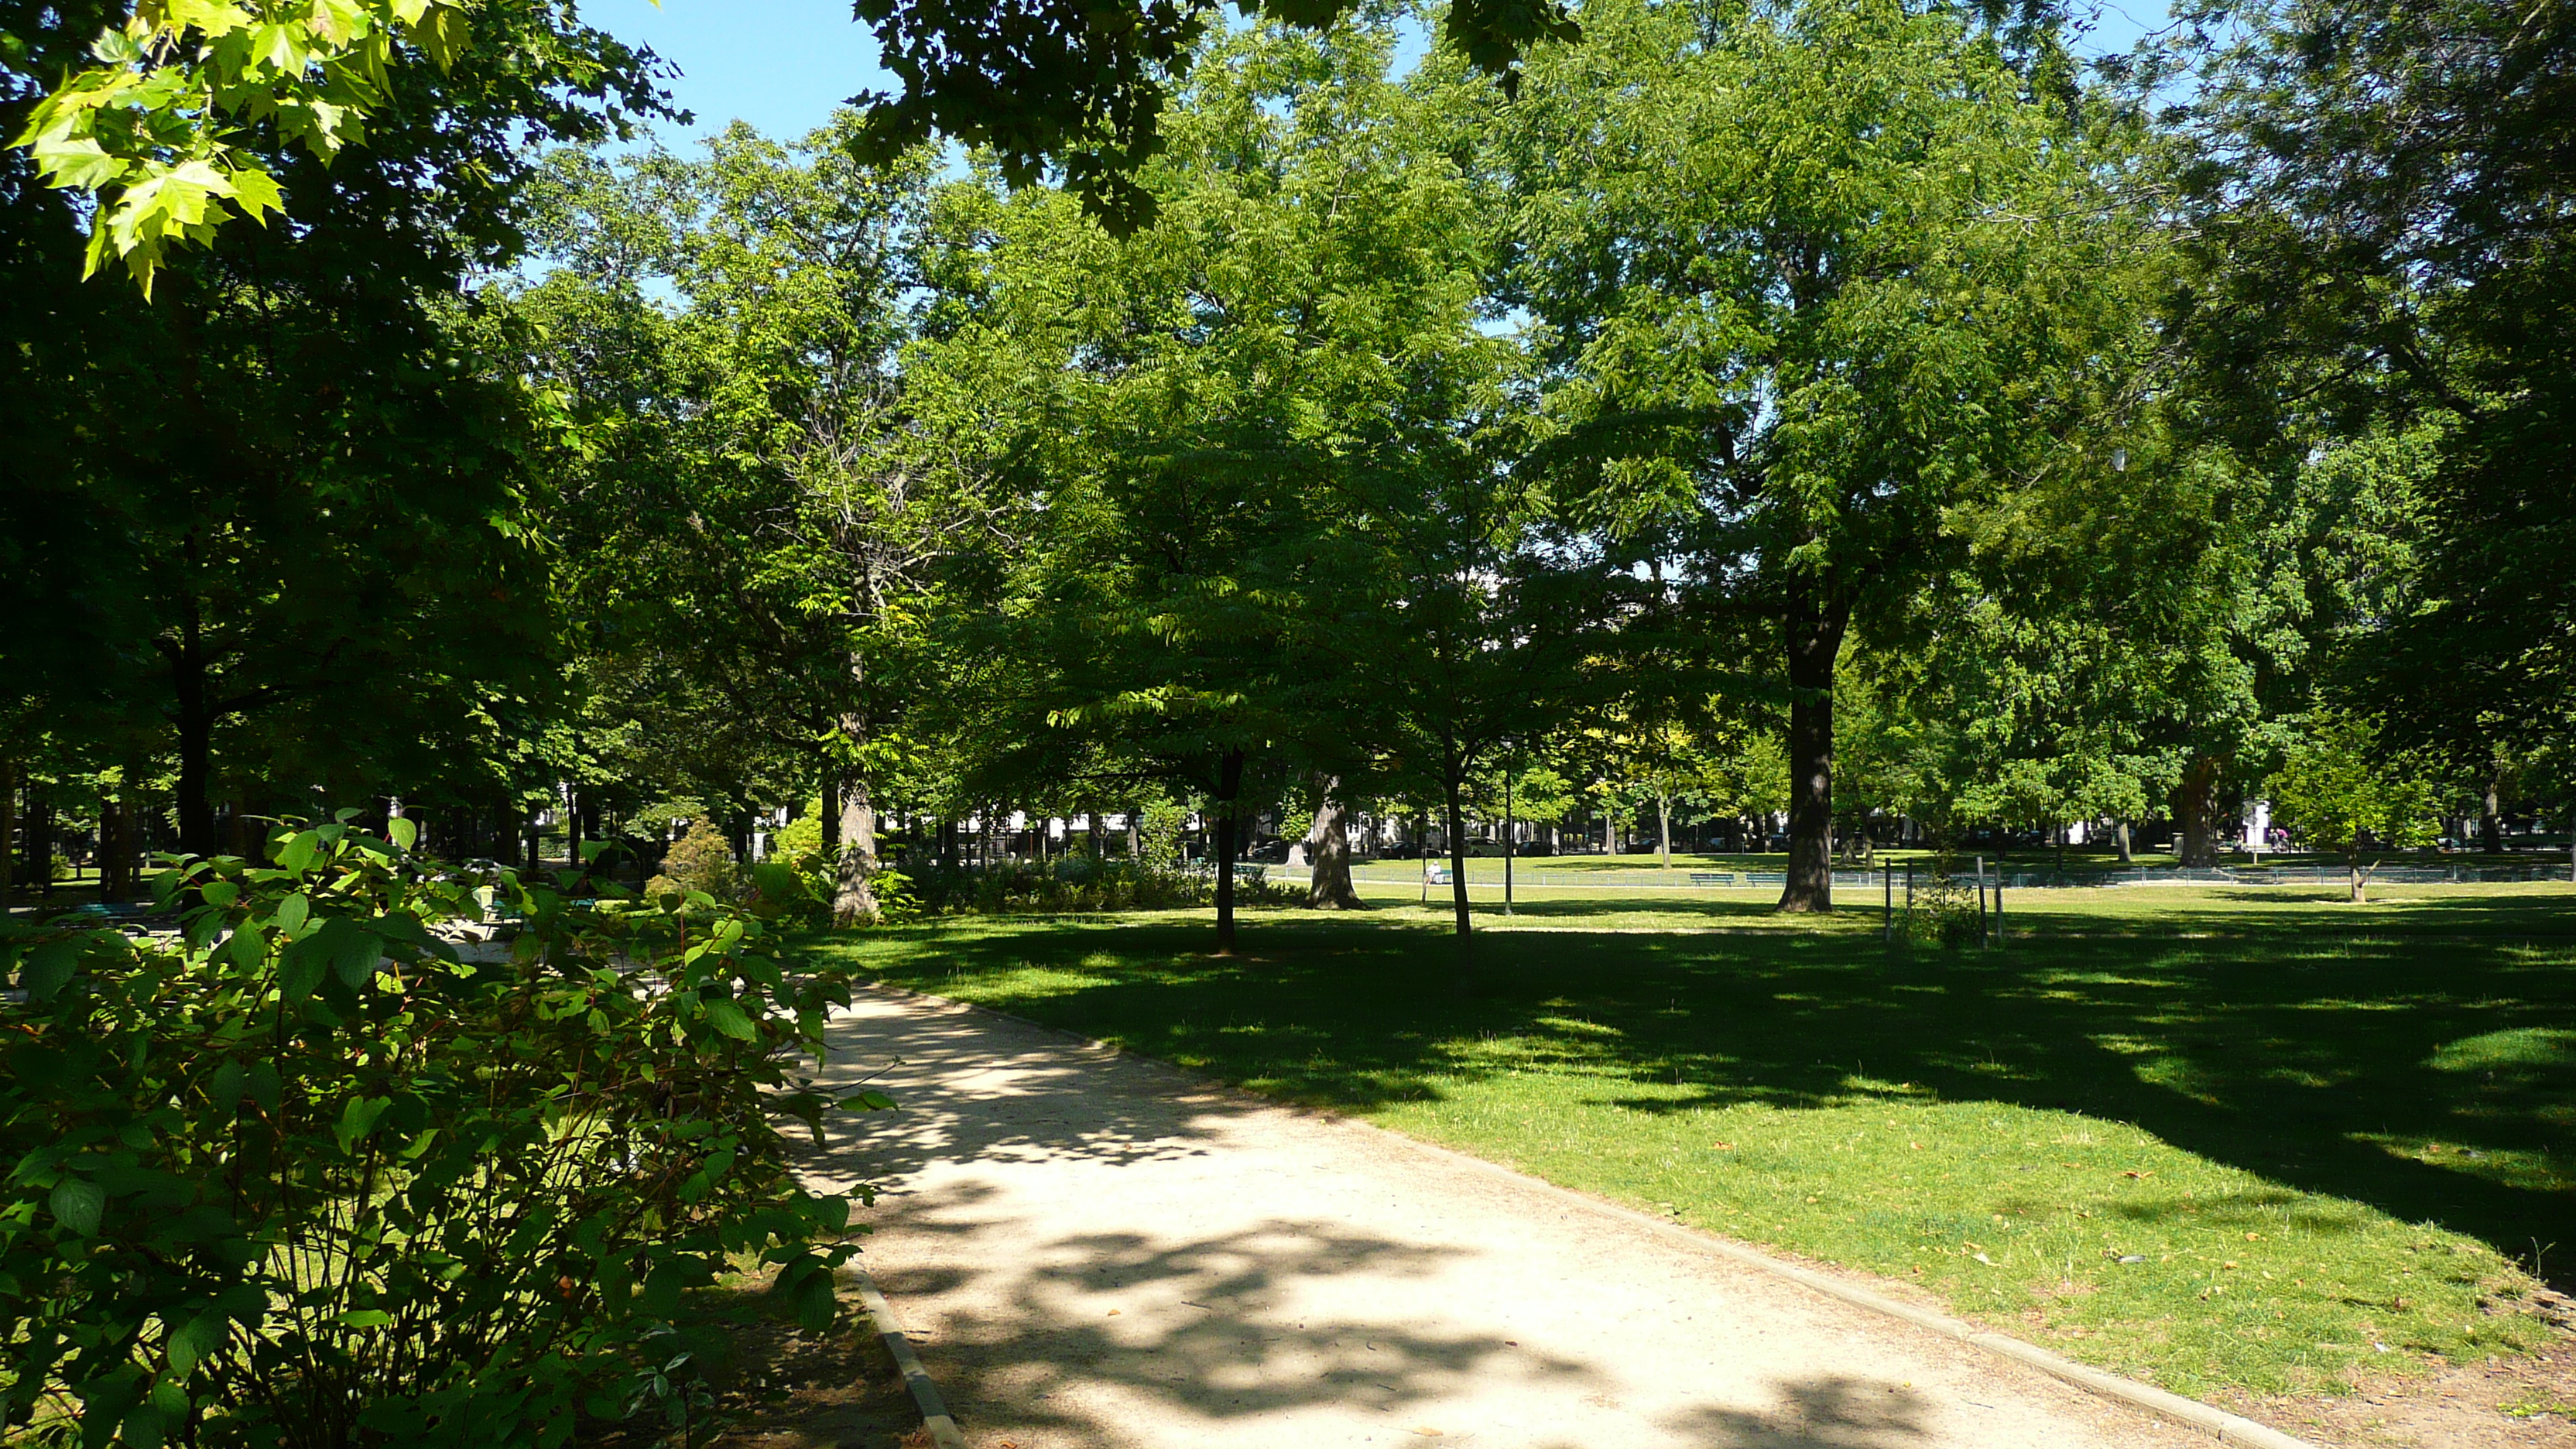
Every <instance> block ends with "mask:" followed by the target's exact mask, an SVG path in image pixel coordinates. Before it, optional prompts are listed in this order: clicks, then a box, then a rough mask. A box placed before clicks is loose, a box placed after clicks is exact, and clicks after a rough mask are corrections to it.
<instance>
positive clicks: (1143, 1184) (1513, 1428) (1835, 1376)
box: [826, 993, 2212, 1449]
mask: <svg viewBox="0 0 2576 1449" xmlns="http://www.w3.org/2000/svg"><path fill="white" fill-rule="evenodd" d="M832 1041H833V1047H834V1050H835V1058H834V1065H833V1069H832V1072H831V1073H830V1076H831V1078H832V1079H835V1080H838V1081H840V1082H844V1083H848V1082H855V1081H856V1080H858V1079H859V1078H860V1077H861V1076H864V1075H866V1074H868V1073H871V1072H875V1071H878V1070H879V1069H881V1068H884V1067H885V1065H886V1063H887V1062H889V1061H890V1060H893V1059H896V1058H900V1059H901V1062H902V1065H900V1066H898V1067H895V1068H893V1069H892V1070H890V1071H886V1072H885V1073H884V1075H882V1076H880V1077H878V1078H877V1079H876V1080H877V1081H879V1082H880V1083H882V1084H883V1085H885V1086H886V1087H887V1088H888V1089H889V1090H890V1091H892V1092H893V1094H894V1095H895V1097H896V1098H897V1100H898V1101H900V1102H901V1103H902V1104H903V1106H902V1109H901V1110H899V1111H896V1112H888V1113H881V1114H875V1115H872V1116H870V1117H867V1118H862V1119H848V1118H845V1119H844V1121H845V1122H847V1123H850V1124H852V1125H850V1126H846V1127H836V1128H835V1129H834V1131H835V1136H834V1140H833V1148H832V1151H831V1153H830V1154H829V1156H828V1158H827V1159H826V1161H827V1162H828V1163H829V1164H831V1165H833V1166H839V1165H841V1164H847V1166H848V1170H850V1171H852V1172H854V1173H857V1174H861V1175H865V1176H870V1177H873V1178H874V1179H875V1180H876V1181H877V1182H879V1183H880V1184H881V1185H882V1187H883V1188H884V1193H883V1196H881V1197H880V1198H879V1200H878V1203H877V1206H876V1207H875V1208H874V1209H873V1210H871V1211H870V1212H869V1213H868V1214H867V1216H868V1217H869V1218H870V1219H871V1220H872V1221H873V1223H874V1225H875V1227H876V1229H877V1231H876V1233H875V1235H874V1236H872V1237H871V1238H870V1239H869V1240H868V1243H867V1251H866V1255H865V1259H864V1261H865V1262H866V1263H867V1264H868V1266H869V1267H870V1269H871V1270H872V1271H873V1272H874V1273H875V1274H876V1276H877V1278H878V1281H879V1282H880V1283H882V1284H883V1285H884V1288H885V1290H886V1293H887V1296H888V1297H889V1298H890V1299H892V1301H893V1303H894V1306H895V1311H896V1313H897V1314H898V1315H900V1316H901V1317H902V1318H903V1320H904V1324H905V1326H906V1328H907V1329H909V1330H910V1331H911V1333H912V1336H913V1338H914V1340H915V1341H916V1342H917V1343H918V1344H919V1345H920V1348H921V1353H922V1358H923V1359H924V1361H925V1362H926V1363H927V1364H928V1365H929V1368H930V1372H931V1374H932V1376H933V1377H934V1378H935V1379H937V1380H938V1382H939V1385H940V1388H941V1391H942V1392H943V1393H944V1394H946V1395H947V1397H948V1400H949V1402H950V1404H951V1405H952V1406H953V1407H954V1408H955V1409H956V1411H957V1416H958V1419H959V1421H960V1423H961V1424H962V1425H963V1426H964V1427H965V1429H966V1431H967V1434H968V1436H969V1438H970V1439H971V1440H972V1441H973V1442H974V1444H975V1445H976V1449H1003V1446H1006V1445H1007V1446H1013V1449H1093V1446H1098V1449H1131V1446H1132V1449H1149V1446H1150V1449H1162V1446H1167V1445H1168V1446H1173V1449H1181V1446H1190V1449H1254V1446H1261V1449H1321V1446H1338V1445H1362V1444H1375V1445H1421V1444H1428V1443H1431V1442H1433V1441H1434V1440H1435V1439H1436V1440H1438V1441H1440V1442H1444V1443H1448V1442H1455V1443H1459V1444H1470V1445H1479V1446H1493V1449H1664V1446H1672V1449H1682V1446H1687V1449H1721V1446H1724V1449H1736V1446H1745V1449H1751V1446H1780V1449H1787V1446H1808V1449H1931V1446H1943V1449H1949V1446H1956V1449H2013V1446H2030V1449H2095V1446H2121V1449H2146V1446H2159V1449H2161V1446H2185V1445H2188V1446H2195V1449H2205V1446H2208V1445H2209V1444H2211V1443H2212V1441H2211V1440H2209V1439H2207V1438H2206V1437H2203V1436H2200V1435H2196V1434H2193V1433H2190V1432H2188V1431H2185V1430H2182V1429H2179V1428H2176V1427H2173V1426H2170V1425H2167V1424H2165V1423H2163V1422H2161V1421H2158V1420H2155V1419H2152V1418H2149V1417H2146V1416H2144V1415H2140V1414H2137V1413H2133V1412H2131V1411H2128V1410H2126V1409H2122V1408H2117V1407H2114V1406H2111V1405H2108V1404H2105V1403H2102V1402H2101V1401H2099V1400H2096V1399H2093V1398H2091V1397H2089V1396H2086V1395H2084V1394H2081V1393H2078V1392H2077V1391H2075V1390H2073V1389H2070V1388H2067V1387H2065V1386H2064V1385H2061V1384H2059V1383H2057V1382H2056V1381H2054V1380H2052V1379H2049V1378H2047V1377H2046V1376H2044V1375H2041V1374H2038V1373H2034V1372H2030V1371H2026V1370H2023V1369H2021V1368H2019V1367H2017V1366H2014V1365H2010V1364H2005V1363H2002V1362H2000V1361H1998V1360H1996V1359H1994V1358H1992V1357H1990V1356H1988V1355H1984V1354H1981V1353H1979V1352H1977V1351H1975V1350H1973V1349H1970V1348H1967V1347H1966V1346H1964V1345H1960V1344H1955V1343H1951V1342H1949V1341H1946V1340H1944V1339H1942V1338H1940V1337H1938V1336H1936V1335H1933V1334H1930V1333H1926V1332H1923V1331H1921V1330H1918V1329H1914V1328H1911V1327H1909V1326H1906V1325H1903V1324H1898V1323H1894V1322H1891V1321H1888V1320H1886V1319H1883V1318H1880V1317H1878V1316H1876V1315H1873V1314H1867V1313H1864V1312H1862V1311H1860V1310H1858V1309H1855V1308H1851V1307H1849V1306H1846V1305H1844V1304H1841V1303H1838V1302H1835V1301H1832V1300H1830V1299H1827V1298H1824V1297H1822V1296H1820V1295H1817V1294H1815V1293H1812V1292H1809V1291H1807V1290H1805V1289H1802V1288H1799V1287H1797V1286H1796V1285H1794V1284H1790V1283H1786V1282H1783V1281H1780V1280H1778V1279H1775V1278H1772V1277H1770V1276H1768V1275H1767V1274H1764V1273H1762V1272H1760V1271H1758V1270H1756V1269H1752V1268H1748V1267H1745V1266H1743V1265H1741V1264H1737V1263H1734V1262H1731V1261H1728V1260H1726V1259H1724V1258H1720V1257H1717V1256H1715V1255H1713V1254H1710V1253H1707V1252H1704V1251H1701V1250H1698V1249H1695V1248H1694V1247H1693V1246H1692V1245H1691V1243H1690V1242H1689V1241H1688V1240H1687V1237H1686V1236H1682V1235H1676V1234H1673V1233H1669V1232H1665V1231H1661V1230H1659V1229H1658V1228H1656V1227H1655V1226H1652V1225H1649V1224H1646V1223H1642V1222H1638V1221H1636V1220H1634V1219H1631V1218H1629V1217H1627V1216H1625V1215H1623V1214H1621V1213H1617V1212H1614V1211H1611V1210H1608V1209H1606V1208H1603V1207H1600V1206H1597V1205H1595V1204H1593V1203H1591V1202H1589V1201H1587V1200H1584V1199H1580V1198H1576V1197H1572V1196H1570V1195H1568V1194H1565V1193H1561V1192H1558V1191H1556V1190H1554V1189H1551V1188H1548V1187H1546V1186H1545V1185H1543V1184H1540V1183H1537V1182H1535V1181H1532V1180H1529V1179H1524V1178H1518V1177H1512V1176H1509V1175H1505V1174H1497V1173H1494V1172H1492V1171H1490V1170H1488V1169H1485V1168H1481V1167H1479V1166H1477V1165H1474V1164H1471V1163H1466V1162H1463V1161H1460V1160H1457V1159H1454V1158H1452V1157H1450V1156H1448V1155H1446V1154H1443V1153H1439V1152H1436V1151H1432V1150H1428V1149H1425V1148H1423V1147H1421V1146H1419V1145H1417V1144H1414V1143H1412V1142H1410V1141H1408V1140H1406V1139H1404V1138H1402V1137H1398V1136H1396V1135H1394V1134H1391V1133H1386V1132H1381V1131H1378V1130H1377V1129H1374V1128H1371V1127H1367V1126H1363V1125H1359V1124H1356V1123H1349V1122H1338V1121H1333V1120H1330V1119H1326V1118H1321V1117H1317V1116H1313V1115H1309V1114H1304V1113H1299V1112H1294V1111H1290V1110H1287V1109H1284V1108H1280V1107H1275V1106H1269V1105H1266V1104H1263V1103H1260V1102H1258V1101H1255V1100H1253V1099H1250V1098H1247V1097H1245V1096H1243V1095H1241V1094H1238V1093H1233V1092H1227V1091H1221V1090H1217V1089H1213V1088H1211V1087H1209V1086H1208V1085H1207V1084H1205V1083H1204V1082H1201V1081H1199V1080H1196V1079H1194V1078H1191V1077H1188V1076H1186V1075H1184V1074H1182V1073H1179V1072H1176V1071H1173V1070H1170V1069H1168V1068H1164V1067H1160V1066H1157V1065H1155V1064H1153V1063H1150V1062H1145V1061H1140V1060H1138V1059H1135V1058H1132V1057H1122V1056H1119V1055H1116V1054H1114V1053H1109V1052H1103V1051H1100V1050H1098V1049H1095V1048H1091V1047H1088V1046H1085V1045H1083V1044H1081V1043H1078V1042H1075V1041H1072V1040H1070V1039H1068V1038H1066V1037H1063V1036H1059V1035H1057V1034H1055V1033H1053V1032H1049V1031H1045V1030H1042V1029H1039V1028H1036V1027H1031V1026H1026V1025H1023V1024H1021V1023H1018V1022H1013V1021H1009V1020H1005V1019H1002V1018H999V1017H996V1016H993V1015H991V1014H989V1013H986V1012H980V1011H975V1010H972V1009H970V1008H966V1007H962V1006H955V1005H951V1004H947V1003H941V1002H935V1001H927V1000H923V999H920V998H913V997H901V996H896V995H893V994H890V993H885V994H880V993H863V994H862V995H861V997H860V999H859V1001H858V1003H857V1005H856V1006H855V1007H854V1009H852V1010H851V1011H849V1012H848V1013H846V1014H845V1015H844V1016H842V1017H841V1018H840V1019H839V1020H838V1021H837V1022H836V1024H835V1026H834V1029H833V1032H832ZM832 1185H833V1186H845V1185H846V1184H845V1183H838V1182H836V1183H833V1184H832Z"/></svg>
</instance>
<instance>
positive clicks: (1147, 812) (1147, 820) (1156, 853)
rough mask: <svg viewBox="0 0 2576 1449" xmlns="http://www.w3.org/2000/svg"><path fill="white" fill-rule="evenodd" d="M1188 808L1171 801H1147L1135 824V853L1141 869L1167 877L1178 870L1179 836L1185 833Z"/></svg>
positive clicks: (1188, 819) (1188, 815)
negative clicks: (1138, 852) (1140, 863)
mask: <svg viewBox="0 0 2576 1449" xmlns="http://www.w3.org/2000/svg"><path fill="white" fill-rule="evenodd" d="M1189 824H1190V812H1189V809H1188V807H1186V806H1184V805H1181V804H1180V803H1178V802H1176V801H1172V800H1150V801H1147V802H1146V804H1145V807H1144V809H1143V811H1141V812H1140V814H1139V818H1138V820H1137V828H1136V841H1137V849H1138V850H1140V851H1142V852H1143V863H1144V867H1145V869H1146V870H1147V871H1148V872H1150V873H1154V874H1159V875H1171V874H1175V873H1177V872H1178V871H1179V870H1180V868H1181V836H1182V834H1183V833H1184V832H1185V831H1187V830H1188V829H1189Z"/></svg>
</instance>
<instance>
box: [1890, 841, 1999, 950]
mask: <svg viewBox="0 0 2576 1449" xmlns="http://www.w3.org/2000/svg"><path fill="white" fill-rule="evenodd" d="M1926 864H1928V865H1929V866H1930V867H1931V868H1930V869H1929V870H1924V869H1921V868H1920V867H1919V866H1918V868H1917V869H1916V870H1915V872H1914V876H1913V882H1914V883H1913V886H1912V888H1911V889H1912V894H1911V895H1910V896H1909V897H1908V898H1907V899H1908V902H1909V903H1908V904H1907V905H1906V906H1905V918H1904V926H1905V935H1906V939H1907V940H1909V941H1911V942H1913V943H1914V944H1915V945H1918V946H1938V947H1940V948H1941V949H1942V950H1945V951H1957V950H1961V949H1963V948H1965V947H1969V946H1977V945H1982V944H1984V939H1985V931H1984V926H1985V922H1984V919H1983V914H1982V912H1980V911H1979V909H1978V901H1977V884H1976V877H1975V876H1973V875H1971V876H1969V877H1967V878H1966V879H1964V880H1963V879H1961V878H1960V876H1959V860H1958V857H1956V856H1953V855H1948V854H1943V855H1939V856H1935V857H1934V858H1933V859H1932V860H1930V861H1929V862H1926Z"/></svg>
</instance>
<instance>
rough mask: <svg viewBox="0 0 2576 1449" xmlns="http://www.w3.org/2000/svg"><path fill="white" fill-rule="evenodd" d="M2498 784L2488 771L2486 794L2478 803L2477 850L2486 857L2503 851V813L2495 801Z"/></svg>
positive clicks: (2493, 775) (2492, 774)
mask: <svg viewBox="0 0 2576 1449" xmlns="http://www.w3.org/2000/svg"><path fill="white" fill-rule="evenodd" d="M2499 783H2500V782H2499V781H2498V780H2497V779H2496V777H2495V774H2494V773H2493V772H2492V771H2490V772H2489V773H2488V775H2487V788H2486V794H2485V795H2484V796H2482V797H2480V799H2479V801H2478V849H2479V850H2481V851H2483V852H2485V853H2486V854H2488V855H2494V854H2497V853H2498V852H2500V851H2502V850H2503V849H2504V811H2503V810H2502V809H2501V808H2499V805H2498V802H2497V799H2496V795H2497V793H2498V792H2497V788H2496V787H2497V785H2498V784H2499Z"/></svg>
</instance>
